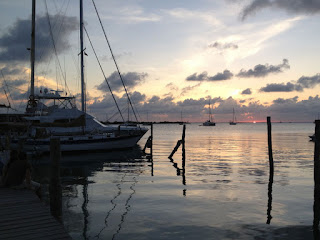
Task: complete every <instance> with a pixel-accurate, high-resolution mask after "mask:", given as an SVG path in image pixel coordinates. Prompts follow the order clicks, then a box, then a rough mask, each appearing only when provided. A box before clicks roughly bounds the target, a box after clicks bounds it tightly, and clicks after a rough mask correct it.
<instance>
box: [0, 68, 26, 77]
mask: <svg viewBox="0 0 320 240" xmlns="http://www.w3.org/2000/svg"><path fill="white" fill-rule="evenodd" d="M25 71H26V70H25V69H24V68H21V67H16V66H13V67H12V66H10V67H8V66H5V67H3V68H1V69H0V72H1V73H2V74H3V75H4V77H5V78H6V76H8V75H9V76H10V75H18V74H23V73H25ZM2 74H1V75H2Z"/></svg>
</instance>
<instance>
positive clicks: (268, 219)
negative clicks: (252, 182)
mask: <svg viewBox="0 0 320 240" xmlns="http://www.w3.org/2000/svg"><path fill="white" fill-rule="evenodd" d="M267 125H268V154H269V184H268V209H267V216H268V218H267V222H266V223H267V224H270V222H271V218H272V216H271V210H272V184H273V175H274V165H273V154H272V138H271V117H267Z"/></svg>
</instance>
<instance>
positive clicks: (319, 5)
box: [240, 0, 320, 20]
mask: <svg viewBox="0 0 320 240" xmlns="http://www.w3.org/2000/svg"><path fill="white" fill-rule="evenodd" d="M265 8H273V9H281V10H285V11H286V12H289V13H293V14H317V13H319V12H320V1H319V0H253V1H251V2H250V3H249V4H248V5H247V6H245V8H244V9H243V10H242V12H241V14H240V17H241V19H242V20H244V19H246V18H247V17H248V16H250V15H252V14H254V13H256V12H258V11H260V10H262V9H265Z"/></svg>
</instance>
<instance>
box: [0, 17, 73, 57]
mask: <svg viewBox="0 0 320 240" xmlns="http://www.w3.org/2000/svg"><path fill="white" fill-rule="evenodd" d="M49 17H50V23H51V26H52V32H53V36H55V39H54V41H55V46H56V50H57V53H61V52H63V51H65V50H67V49H69V48H70V44H69V42H68V37H69V35H70V34H71V33H72V32H73V31H76V30H78V28H79V23H78V20H77V18H76V17H68V16H62V15H59V14H57V15H53V16H52V15H50V16H49ZM30 19H31V18H30ZM30 19H28V20H22V19H19V20H17V21H16V22H15V23H14V25H13V26H11V27H10V28H8V29H7V31H6V32H5V33H4V34H2V36H1V37H0V63H1V62H2V63H8V62H29V61H30V53H29V51H28V50H27V48H30V46H31V37H30V35H31V33H30V32H31V20H30ZM48 29H49V23H48V18H47V16H38V17H37V18H36V57H37V59H41V60H42V61H46V60H48V59H49V57H50V56H51V55H52V54H53V50H54V49H53V44H52V39H51V35H50V31H49V30H48Z"/></svg>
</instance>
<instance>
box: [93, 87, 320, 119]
mask: <svg viewBox="0 0 320 240" xmlns="http://www.w3.org/2000/svg"><path fill="white" fill-rule="evenodd" d="M115 97H116V99H117V102H118V104H119V106H120V109H122V110H124V112H123V116H125V117H126V109H127V106H128V103H127V98H126V96H125V95H122V96H121V97H119V96H115ZM132 97H133V99H134V101H133V102H134V106H135V109H136V113H137V115H138V116H140V117H141V120H144V121H146V120H147V116H148V120H149V121H180V119H181V112H182V115H183V120H184V121H197V122H202V121H205V120H206V119H207V116H208V109H207V107H208V98H210V99H211V100H210V102H211V104H212V105H214V109H213V113H214V118H215V120H216V121H217V122H218V123H219V122H222V121H224V122H229V121H230V120H231V119H232V109H233V108H234V109H235V112H236V115H237V119H238V120H239V121H253V120H261V121H265V120H266V117H267V116H273V120H278V121H279V120H282V121H310V122H311V121H313V119H314V115H315V109H320V99H319V96H318V95H317V96H315V97H313V96H310V97H309V98H308V99H304V100H299V98H298V97H297V96H295V97H292V98H288V99H285V98H278V99H276V100H274V101H273V102H271V104H262V103H260V102H259V101H256V100H255V99H246V100H238V99H234V98H232V97H229V98H227V99H224V98H221V97H215V98H213V97H211V96H207V97H206V98H199V99H193V98H188V99H185V100H183V101H179V102H175V101H174V98H173V97H160V96H156V95H154V96H152V97H150V98H148V97H146V96H145V95H144V94H142V93H140V92H134V93H133V94H132ZM88 110H89V113H91V114H92V115H93V116H96V117H98V118H99V119H103V120H104V119H105V118H106V114H107V118H108V119H110V121H117V120H121V118H120V116H119V114H117V109H116V107H115V105H114V103H113V100H112V97H111V95H110V94H106V95H105V96H104V97H103V98H101V99H94V101H93V102H92V104H88Z"/></svg>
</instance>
